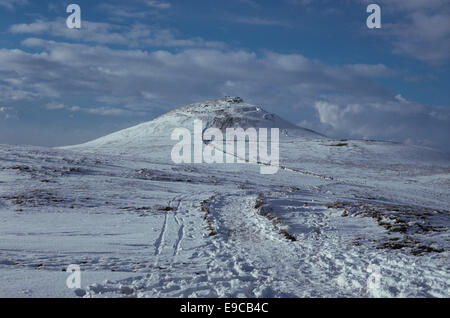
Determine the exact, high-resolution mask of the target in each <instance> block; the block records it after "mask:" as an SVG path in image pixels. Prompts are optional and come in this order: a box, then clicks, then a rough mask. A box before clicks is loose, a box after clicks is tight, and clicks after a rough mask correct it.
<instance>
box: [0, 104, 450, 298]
mask: <svg viewBox="0 0 450 318" xmlns="http://www.w3.org/2000/svg"><path fill="white" fill-rule="evenodd" d="M195 119H199V120H202V121H203V122H204V123H205V124H206V126H207V127H217V128H220V129H225V128H229V127H243V128H247V127H256V128H258V127H266V128H271V127H276V128H280V170H279V172H278V173H277V174H274V175H262V174H260V169H259V166H258V165H257V164H250V163H243V164H180V165H177V164H174V163H172V161H171V160H170V151H171V148H172V146H173V145H174V143H175V142H174V141H172V140H171V139H170V136H171V132H172V129H174V128H177V127H185V128H188V129H191V128H192V123H193V121H194V120H195ZM281 131H282V133H281ZM449 198H450V157H449V154H448V153H445V152H442V151H437V150H432V149H426V148H419V147H413V146H406V145H402V144H395V143H384V142H376V141H354V140H331V139H328V138H326V137H324V136H322V135H319V134H316V133H314V132H312V131H309V130H306V129H302V128H300V127H297V126H294V125H292V124H290V123H289V122H287V121H284V120H283V119H281V118H279V117H277V116H275V115H272V114H269V113H267V112H265V111H264V110H262V109H261V108H260V107H258V106H254V105H250V104H246V103H244V102H243V101H242V100H241V99H238V98H226V99H219V100H211V101H207V102H204V103H198V104H193V105H189V106H186V107H183V108H179V109H177V110H174V111H172V112H169V113H167V114H165V115H163V116H160V117H159V118H156V119H155V120H153V121H151V122H148V123H144V124H141V125H138V126H136V127H132V128H129V129H126V130H123V131H120V132H117V133H114V134H111V135H109V136H106V137H103V138H100V139H97V140H94V141H92V142H89V143H87V144H84V145H78V146H73V147H67V148H64V149H48V148H37V147H26V146H10V145H2V146H0V220H1V222H0V227H1V230H0V237H1V239H0V274H1V275H0V277H1V278H0V286H1V287H0V296H11V297H38V296H44V297H47V296H57V297H58V296H60V297H71V296H73V297H79V296H83V297H329V296H332V297H361V296H362V297H449V296H450V292H449V290H450V271H449V265H448V264H449V261H448V260H449V251H450V238H449V232H448V228H449V225H450V211H449V206H450V199H449ZM69 264H78V265H80V267H81V285H82V286H81V289H79V290H70V289H68V288H67V287H66V278H67V277H68V276H69V273H66V272H64V270H65V269H66V268H67V266H68V265H69Z"/></svg>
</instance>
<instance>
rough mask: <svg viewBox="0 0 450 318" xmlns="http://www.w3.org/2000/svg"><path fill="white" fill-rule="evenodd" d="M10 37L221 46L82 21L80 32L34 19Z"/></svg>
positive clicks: (153, 30)
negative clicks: (34, 36)
mask: <svg viewBox="0 0 450 318" xmlns="http://www.w3.org/2000/svg"><path fill="white" fill-rule="evenodd" d="M9 32H10V33H13V34H36V35H37V34H39V35H40V34H46V35H52V36H55V37H61V38H65V39H69V40H73V41H79V42H89V43H96V44H102V45H106V44H114V45H123V46H127V47H147V46H157V47H159V46H161V47H224V44H223V43H220V42H214V41H212V42H210V41H205V40H203V39H201V38H198V37H197V38H189V39H179V38H177V37H176V35H175V33H174V31H172V30H169V29H160V28H154V27H151V26H149V25H145V24H139V23H136V24H133V25H131V26H128V27H125V26H122V25H117V24H111V23H104V22H91V21H86V20H83V27H82V28H81V29H69V28H67V27H66V22H65V20H64V19H62V18H60V19H57V20H54V21H45V20H36V21H35V22H33V23H28V24H27V23H21V24H14V25H12V26H11V27H10V28H9Z"/></svg>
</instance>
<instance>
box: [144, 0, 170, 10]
mask: <svg viewBox="0 0 450 318" xmlns="http://www.w3.org/2000/svg"><path fill="white" fill-rule="evenodd" d="M145 4H146V5H147V6H149V7H152V8H156V9H170V8H171V7H172V5H171V4H170V3H169V2H163V1H155V0H147V1H145Z"/></svg>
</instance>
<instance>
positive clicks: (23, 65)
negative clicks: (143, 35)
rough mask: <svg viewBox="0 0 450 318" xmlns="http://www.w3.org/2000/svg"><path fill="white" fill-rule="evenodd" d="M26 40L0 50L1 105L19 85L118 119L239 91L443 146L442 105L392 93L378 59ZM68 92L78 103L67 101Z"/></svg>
mask: <svg viewBox="0 0 450 318" xmlns="http://www.w3.org/2000/svg"><path fill="white" fill-rule="evenodd" d="M23 44H24V45H25V46H26V47H30V48H32V51H33V52H34V53H28V52H26V51H24V50H17V49H15V50H8V49H0V75H1V76H0V99H1V100H3V101H5V102H8V101H10V100H12V96H13V94H16V95H15V96H17V94H18V92H21V94H20V95H22V97H24V98H25V97H29V99H30V100H31V99H32V100H33V101H34V102H35V103H39V101H40V100H43V101H44V100H45V101H47V103H48V100H49V99H50V100H52V101H53V102H52V103H50V104H47V106H46V108H48V109H52V108H53V109H56V110H58V109H59V110H63V111H69V112H83V113H85V114H92V115H94V114H95V115H103V116H125V115H137V114H149V113H152V112H154V111H155V110H157V112H161V111H162V110H164V109H166V110H167V109H168V108H169V107H174V106H176V105H180V106H181V105H184V104H187V103H189V102H195V101H199V100H204V99H207V98H214V97H218V96H225V95H237V96H242V97H244V98H246V99H247V97H248V99H249V102H253V103H257V104H260V105H262V106H263V107H264V108H267V109H268V110H269V111H273V112H276V113H281V115H282V116H283V115H284V116H286V117H287V116H290V117H289V118H290V119H294V120H295V116H298V114H303V116H304V119H305V120H307V124H308V125H310V127H308V128H313V129H317V130H319V131H321V132H325V133H328V134H331V135H333V136H339V135H349V136H352V137H369V138H371V137H373V138H375V137H379V138H382V139H395V140H399V141H403V140H406V139H407V138H410V139H411V140H417V141H418V142H419V141H420V142H426V143H428V144H433V145H440V146H446V145H448V144H449V140H448V135H449V132H448V127H450V123H449V121H448V111H447V110H446V108H439V107H433V108H431V107H428V106H426V105H422V104H419V103H414V102H412V101H409V100H407V99H405V98H404V97H403V96H401V95H397V96H396V97H395V96H394V95H395V94H392V92H391V91H390V90H387V89H385V88H384V87H382V86H380V85H379V84H377V82H376V81H375V80H374V78H379V77H388V76H395V74H396V72H395V71H393V70H391V69H389V68H388V67H387V66H384V65H378V64H376V65H364V64H358V65H347V66H332V65H327V64H324V63H321V62H318V61H316V60H311V59H309V58H306V57H305V56H302V55H300V54H279V53H275V52H264V53H262V54H257V53H255V52H248V51H243V50H241V51H228V50H226V51H223V50H218V49H184V50H180V51H177V52H176V53H174V52H168V51H164V50H158V51H151V52H149V51H143V50H118V49H111V48H108V47H102V46H88V45H84V44H70V43H58V42H55V41H46V40H42V39H37V38H29V39H27V40H25V41H24V42H23ZM2 88H3V90H2ZM68 95H69V96H72V95H76V96H81V97H82V99H83V100H85V102H84V104H79V103H78V102H77V104H79V106H66V104H70V102H67V101H65V96H68ZM43 104H44V105H45V103H43ZM90 105H95V106H90ZM283 112H284V113H283ZM290 113H293V114H294V115H288V114H290ZM295 114H297V115H295Z"/></svg>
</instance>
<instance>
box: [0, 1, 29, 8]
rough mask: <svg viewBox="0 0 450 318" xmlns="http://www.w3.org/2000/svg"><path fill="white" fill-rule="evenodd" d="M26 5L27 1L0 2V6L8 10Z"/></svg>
mask: <svg viewBox="0 0 450 318" xmlns="http://www.w3.org/2000/svg"><path fill="white" fill-rule="evenodd" d="M26 4H28V0H0V6H1V7H5V8H7V9H10V10H11V9H14V8H15V7H16V6H23V5H26Z"/></svg>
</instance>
